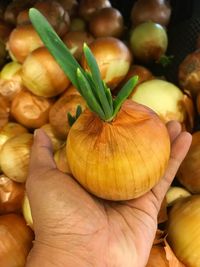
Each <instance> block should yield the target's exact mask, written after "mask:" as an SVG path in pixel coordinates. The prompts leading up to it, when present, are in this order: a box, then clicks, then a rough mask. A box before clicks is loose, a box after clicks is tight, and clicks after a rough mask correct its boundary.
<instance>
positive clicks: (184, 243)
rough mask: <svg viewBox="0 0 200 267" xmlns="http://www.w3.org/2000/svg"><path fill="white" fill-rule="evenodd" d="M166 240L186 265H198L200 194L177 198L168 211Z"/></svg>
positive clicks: (199, 252) (199, 262)
mask: <svg viewBox="0 0 200 267" xmlns="http://www.w3.org/2000/svg"><path fill="white" fill-rule="evenodd" d="M167 231H168V236H167V240H168V241H169V244H170V246H171V248H172V249H173V251H174V252H175V254H176V256H177V257H178V258H179V260H180V261H182V262H183V264H185V265H186V266H187V267H199V266H200V250H199V248H200V238H199V237H200V196H199V195H196V196H190V197H187V198H183V199H181V200H179V201H178V202H177V203H176V204H175V205H174V206H173V207H172V209H171V210H170V212H169V220H168V229H167Z"/></svg>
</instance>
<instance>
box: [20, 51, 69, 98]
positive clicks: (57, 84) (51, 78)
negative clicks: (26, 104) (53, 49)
mask: <svg viewBox="0 0 200 267" xmlns="http://www.w3.org/2000/svg"><path fill="white" fill-rule="evenodd" d="M22 81H23V84H24V85H25V86H26V88H27V89H28V90H30V91H31V92H32V93H33V94H35V95H38V96H44V97H53V96H57V95H59V94H60V93H62V92H64V90H65V89H66V88H67V87H68V85H69V84H70V81H69V79H68V78H67V77H66V76H65V74H64V72H63V71H62V69H61V68H60V66H59V65H58V63H57V62H56V61H55V59H54V58H53V57H52V55H51V54H50V53H49V52H48V50H47V48H45V47H40V48H38V49H36V50H34V51H33V52H32V53H30V54H29V56H28V57H27V58H26V60H25V61H24V63H23V65H22Z"/></svg>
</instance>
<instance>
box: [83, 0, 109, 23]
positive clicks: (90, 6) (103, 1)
mask: <svg viewBox="0 0 200 267" xmlns="http://www.w3.org/2000/svg"><path fill="white" fill-rule="evenodd" d="M110 6H111V3H110V1H109V0H96V1H94V0H81V1H80V3H79V14H80V16H81V17H82V18H84V20H86V21H90V19H91V17H92V16H93V15H94V14H95V12H96V11H97V10H99V9H102V8H104V7H110Z"/></svg>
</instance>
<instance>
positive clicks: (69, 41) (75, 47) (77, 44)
mask: <svg viewBox="0 0 200 267" xmlns="http://www.w3.org/2000/svg"><path fill="white" fill-rule="evenodd" d="M62 40H63V42H64V43H65V44H66V45H67V47H68V48H69V49H70V50H71V52H72V54H73V56H74V57H75V58H76V59H77V60H80V59H81V56H82V51H83V44H84V43H86V44H90V43H91V42H93V40H94V37H93V36H92V35H91V34H90V33H88V32H86V31H70V32H68V33H67V34H65V36H63V39H62Z"/></svg>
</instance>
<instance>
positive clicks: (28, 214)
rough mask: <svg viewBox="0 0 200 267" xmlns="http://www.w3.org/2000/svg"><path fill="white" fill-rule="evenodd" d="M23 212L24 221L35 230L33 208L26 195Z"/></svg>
mask: <svg viewBox="0 0 200 267" xmlns="http://www.w3.org/2000/svg"><path fill="white" fill-rule="evenodd" d="M22 212H23V216H24V219H25V221H26V224H27V225H28V226H29V227H30V228H31V229H32V230H34V229H33V218H32V214H31V207H30V203H29V199H28V196H27V195H26V194H25V195H24V199H23V203H22Z"/></svg>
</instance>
